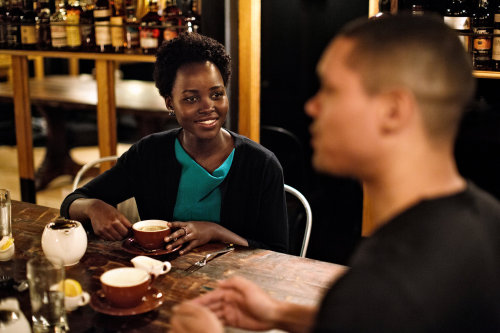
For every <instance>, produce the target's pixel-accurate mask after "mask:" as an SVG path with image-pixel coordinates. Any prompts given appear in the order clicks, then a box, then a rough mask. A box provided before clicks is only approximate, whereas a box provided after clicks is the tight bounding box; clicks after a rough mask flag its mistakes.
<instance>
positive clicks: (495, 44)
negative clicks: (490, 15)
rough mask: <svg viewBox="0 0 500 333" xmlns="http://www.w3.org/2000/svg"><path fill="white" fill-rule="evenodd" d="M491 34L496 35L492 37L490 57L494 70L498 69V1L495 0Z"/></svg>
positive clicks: (499, 21) (499, 66)
mask: <svg viewBox="0 0 500 333" xmlns="http://www.w3.org/2000/svg"><path fill="white" fill-rule="evenodd" d="M494 21H495V23H494V29H493V34H495V35H498V36H494V37H493V48H492V54H491V59H492V60H493V67H494V69H495V70H496V71H500V1H497V3H496V6H495V18H494Z"/></svg>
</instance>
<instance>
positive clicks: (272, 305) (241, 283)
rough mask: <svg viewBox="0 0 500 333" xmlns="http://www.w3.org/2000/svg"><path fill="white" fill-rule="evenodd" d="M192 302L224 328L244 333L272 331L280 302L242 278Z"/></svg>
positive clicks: (227, 282) (225, 283)
mask: <svg viewBox="0 0 500 333" xmlns="http://www.w3.org/2000/svg"><path fill="white" fill-rule="evenodd" d="M193 302H195V303H198V304H200V305H204V306H206V307H208V308H209V309H210V310H211V311H212V312H213V313H214V314H215V315H217V317H218V318H219V319H220V320H221V321H222V323H223V324H224V325H226V326H232V327H238V328H243V329H247V330H270V329H272V328H275V323H274V317H275V316H276V314H277V310H278V308H279V304H280V302H279V301H277V300H275V299H273V298H272V297H270V296H269V295H268V294H267V293H266V292H265V291H264V290H262V289H261V288H260V287H259V286H257V285H256V284H254V283H253V282H250V281H248V280H246V279H244V278H241V277H233V278H231V279H228V280H225V281H222V282H220V283H219V288H217V289H216V290H214V291H213V292H210V293H208V294H205V295H203V296H200V297H198V298H196V299H195V300H193Z"/></svg>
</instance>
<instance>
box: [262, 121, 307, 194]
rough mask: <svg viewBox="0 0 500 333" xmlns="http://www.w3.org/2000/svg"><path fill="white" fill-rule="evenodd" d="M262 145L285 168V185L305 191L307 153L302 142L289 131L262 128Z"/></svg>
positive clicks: (279, 128) (268, 127)
mask: <svg viewBox="0 0 500 333" xmlns="http://www.w3.org/2000/svg"><path fill="white" fill-rule="evenodd" d="M260 144H261V145H263V146H264V147H266V148H267V149H269V150H270V151H272V152H273V153H274V155H276V158H278V161H279V162H280V164H281V166H282V167H283V175H284V177H285V184H289V185H291V186H293V187H294V188H298V189H301V190H304V186H305V185H306V181H305V177H306V167H305V165H306V163H305V159H306V158H305V152H304V147H303V145H302V142H301V141H300V140H299V138H298V137H297V136H296V135H295V134H293V133H292V132H290V131H289V130H287V129H285V128H282V127H277V126H262V127H261V130H260Z"/></svg>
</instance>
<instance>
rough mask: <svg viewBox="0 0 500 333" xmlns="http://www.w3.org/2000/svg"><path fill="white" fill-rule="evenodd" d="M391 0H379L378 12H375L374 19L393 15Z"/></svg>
mask: <svg viewBox="0 0 500 333" xmlns="http://www.w3.org/2000/svg"><path fill="white" fill-rule="evenodd" d="M391 15H392V14H391V0H379V1H378V13H377V14H375V15H374V16H373V17H371V18H372V19H379V18H384V17H387V16H391Z"/></svg>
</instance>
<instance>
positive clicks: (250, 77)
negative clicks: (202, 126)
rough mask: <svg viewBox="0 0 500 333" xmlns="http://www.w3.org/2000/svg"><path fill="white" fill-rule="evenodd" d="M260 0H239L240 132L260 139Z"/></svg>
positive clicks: (257, 139)
mask: <svg viewBox="0 0 500 333" xmlns="http://www.w3.org/2000/svg"><path fill="white" fill-rule="evenodd" d="M260 11H261V6H260V0H239V4H238V16H239V27H238V35H239V118H238V131H239V133H240V134H242V135H245V136H247V137H249V138H250V139H252V140H254V141H256V142H259V139H260Z"/></svg>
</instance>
